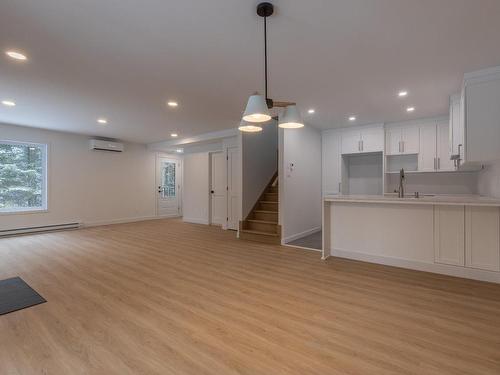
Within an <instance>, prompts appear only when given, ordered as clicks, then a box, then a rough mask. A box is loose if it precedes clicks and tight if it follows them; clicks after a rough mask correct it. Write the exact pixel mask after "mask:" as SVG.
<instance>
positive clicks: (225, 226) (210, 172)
mask: <svg viewBox="0 0 500 375" xmlns="http://www.w3.org/2000/svg"><path fill="white" fill-rule="evenodd" d="M214 154H222V156H223V157H224V159H225V163H224V164H225V165H224V167H225V168H224V169H225V171H226V178H225V181H224V183H225V184H226V189H224V193H223V195H224V206H225V212H226V218H227V150H217V151H210V152H209V153H208V225H217V226H218V225H219V224H218V223H215V224H214V223H213V222H212V213H213V206H212V183H213V180H212V168H213V166H212V156H213V155H214ZM220 225H221V228H222V229H224V230H226V229H227V219H226V220H222V223H221V224H220Z"/></svg>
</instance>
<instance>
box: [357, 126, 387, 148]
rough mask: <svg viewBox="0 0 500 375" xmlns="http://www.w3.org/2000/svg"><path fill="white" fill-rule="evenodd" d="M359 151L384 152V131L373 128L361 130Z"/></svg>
mask: <svg viewBox="0 0 500 375" xmlns="http://www.w3.org/2000/svg"><path fill="white" fill-rule="evenodd" d="M361 151H362V152H378V151H384V129H383V128H374V129H363V130H361Z"/></svg>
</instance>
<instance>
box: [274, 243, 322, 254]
mask: <svg viewBox="0 0 500 375" xmlns="http://www.w3.org/2000/svg"><path fill="white" fill-rule="evenodd" d="M281 245H282V246H286V247H293V248H295V249H302V250H309V251H315V252H319V253H321V252H322V251H323V250H321V249H314V248H312V247H304V246H297V245H290V244H288V243H282V244H281Z"/></svg>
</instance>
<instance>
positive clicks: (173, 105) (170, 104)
mask: <svg viewBox="0 0 500 375" xmlns="http://www.w3.org/2000/svg"><path fill="white" fill-rule="evenodd" d="M167 105H168V106H169V107H178V106H179V103H177V102H173V101H170V102H167Z"/></svg>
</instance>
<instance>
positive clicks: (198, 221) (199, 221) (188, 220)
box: [182, 217, 210, 225]
mask: <svg viewBox="0 0 500 375" xmlns="http://www.w3.org/2000/svg"><path fill="white" fill-rule="evenodd" d="M182 221H184V222H185V223H191V224H205V225H208V224H210V223H209V222H208V220H207V219H197V218H191V217H183V218H182Z"/></svg>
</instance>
